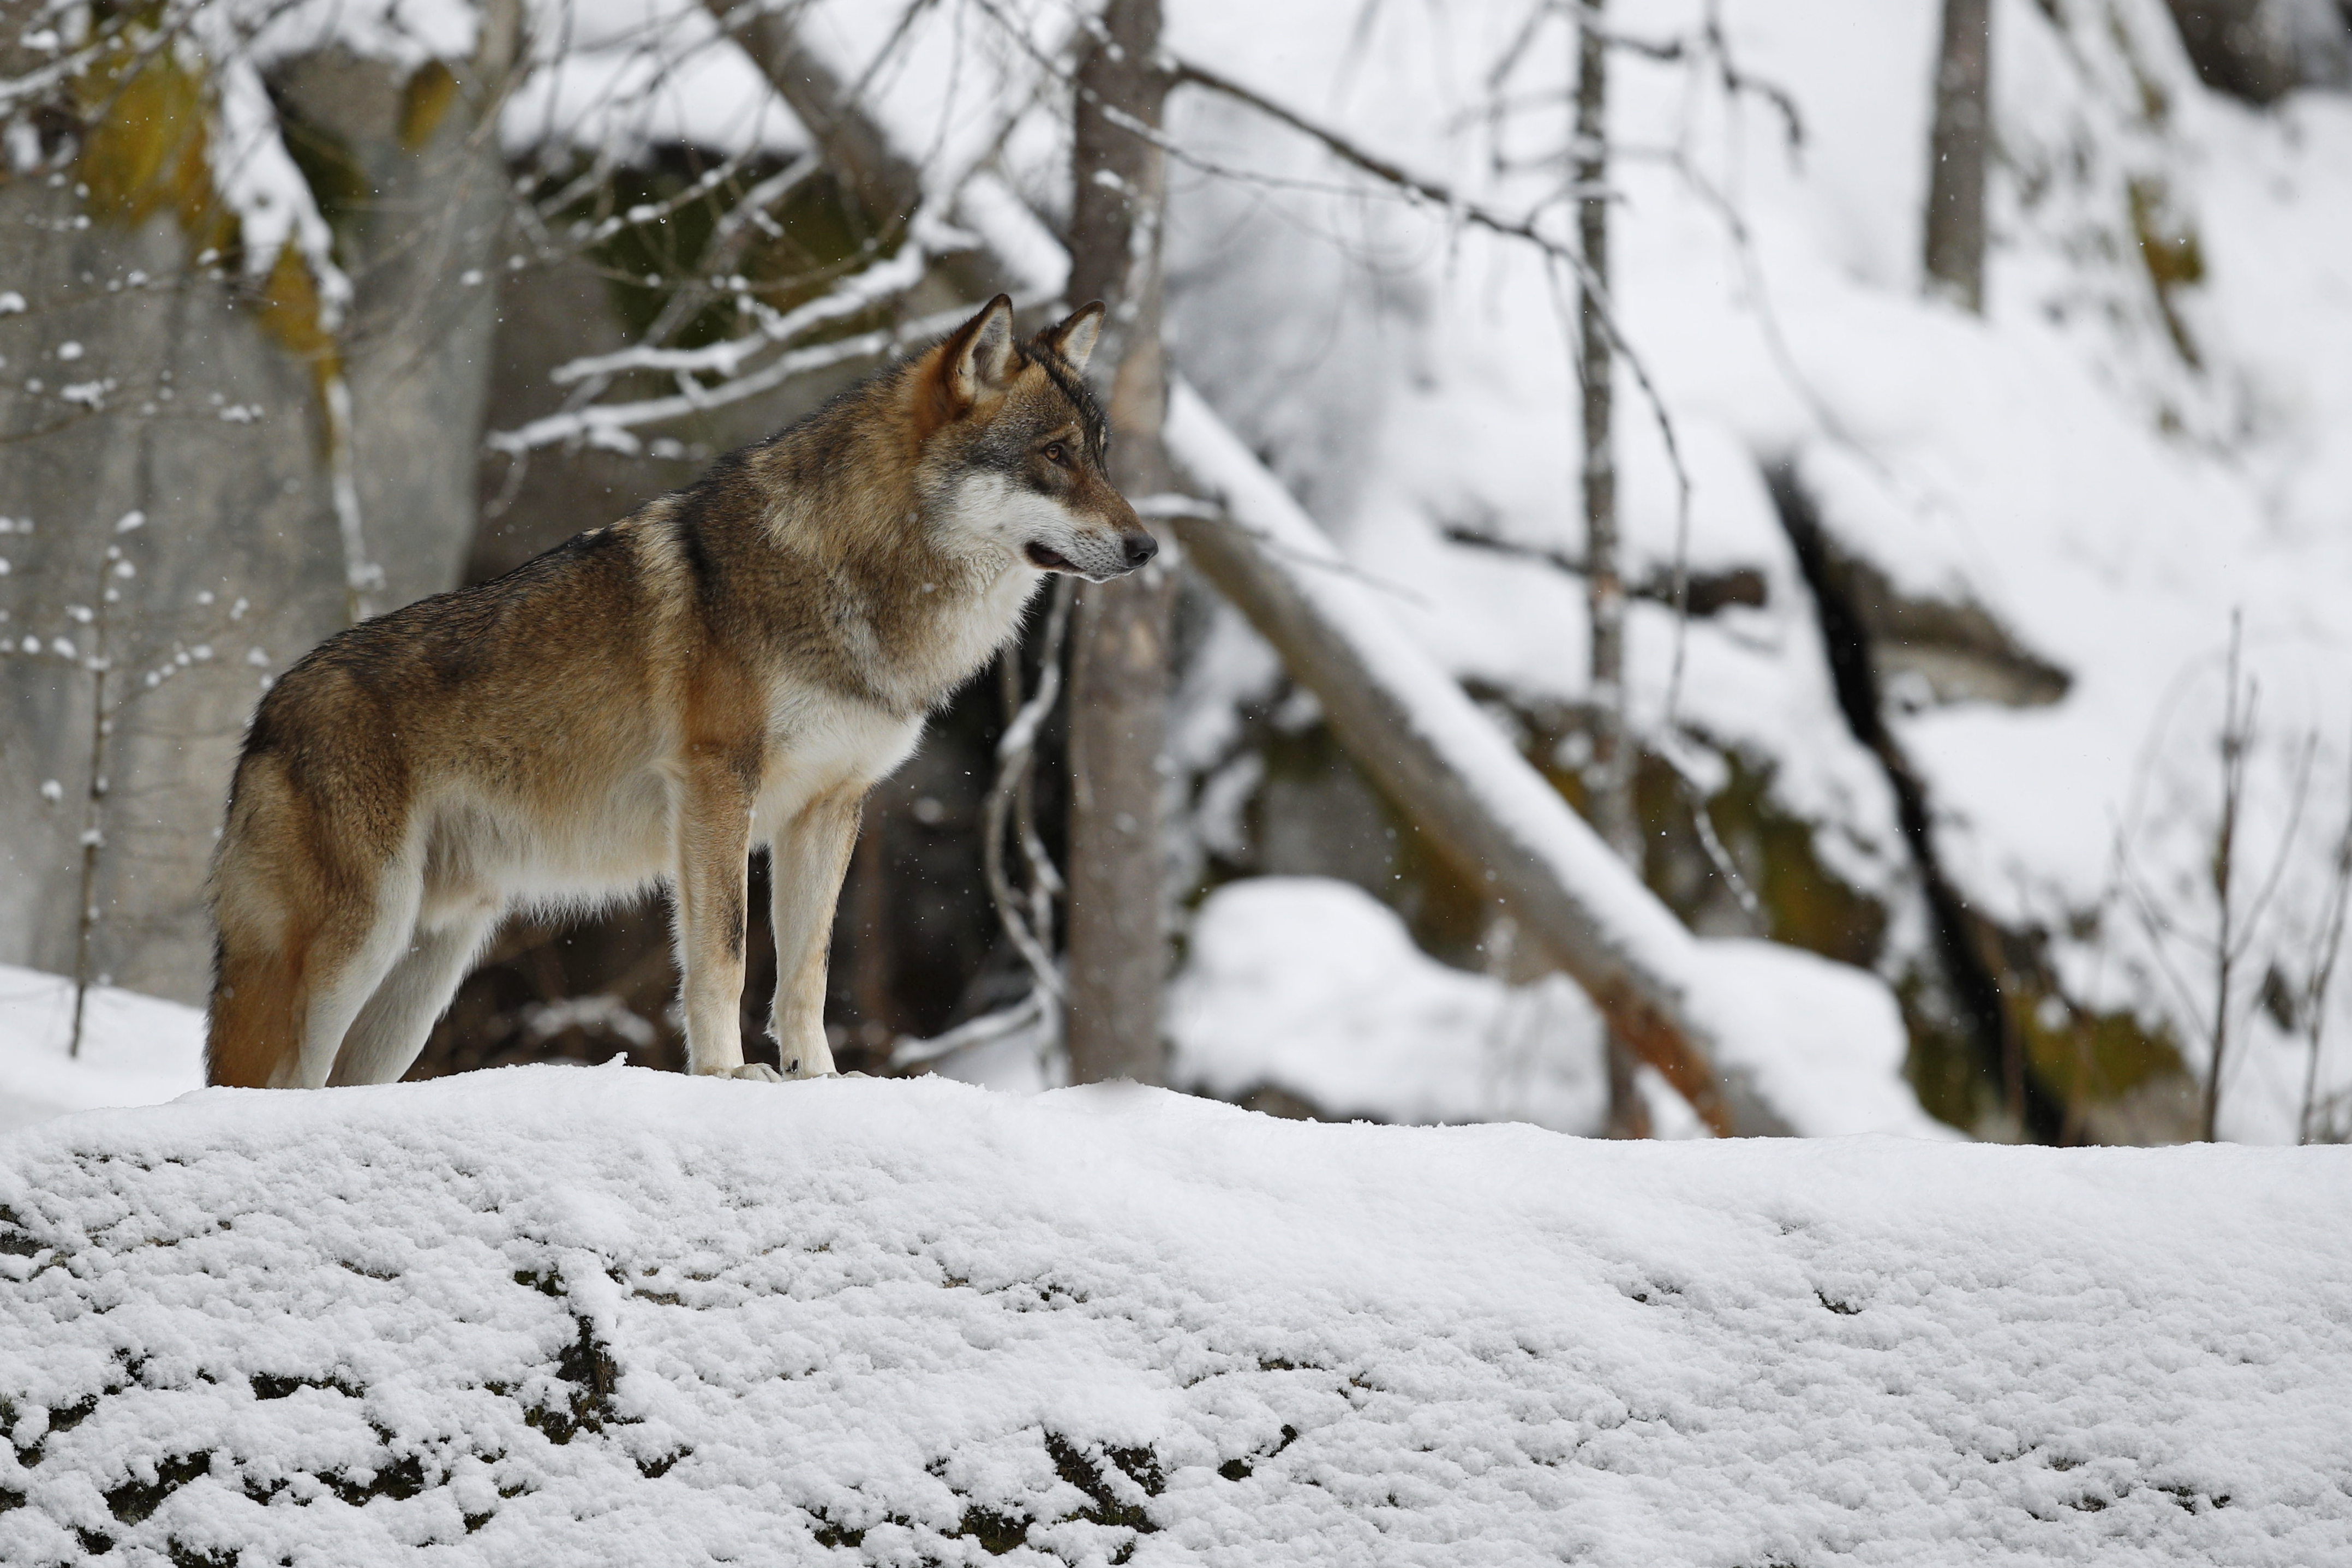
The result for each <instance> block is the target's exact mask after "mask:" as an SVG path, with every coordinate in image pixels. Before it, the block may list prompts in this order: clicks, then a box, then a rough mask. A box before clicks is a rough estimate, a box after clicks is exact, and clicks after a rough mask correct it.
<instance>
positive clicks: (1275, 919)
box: [990, 877, 1958, 1138]
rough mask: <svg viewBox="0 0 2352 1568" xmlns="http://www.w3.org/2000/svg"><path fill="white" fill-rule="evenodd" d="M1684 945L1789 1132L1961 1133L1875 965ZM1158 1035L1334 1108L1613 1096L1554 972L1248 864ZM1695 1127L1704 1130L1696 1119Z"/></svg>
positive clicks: (1201, 1081) (1196, 1069)
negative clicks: (1433, 936)
mask: <svg viewBox="0 0 2352 1568" xmlns="http://www.w3.org/2000/svg"><path fill="white" fill-rule="evenodd" d="M1696 950H1697V953H1698V963H1696V965H1695V968H1694V973H1695V974H1696V984H1695V985H1694V988H1693V991H1692V993H1691V995H1690V997H1689V1005H1690V1007H1691V1010H1692V1012H1693V1014H1694V1015H1695V1016H1696V1018H1697V1019H1698V1021H1699V1022H1700V1024H1701V1025H1702V1026H1705V1027H1706V1029H1708V1031H1709V1032H1710V1033H1711V1034H1712V1036H1713V1037H1714V1038H1715V1039H1716V1041H1717V1063H1718V1065H1719V1066H1720V1067H1721V1068H1724V1069H1725V1070H1726V1071H1727V1073H1728V1074H1730V1075H1732V1076H1733V1077H1735V1078H1737V1079H1739V1080H1741V1081H1742V1083H1743V1084H1744V1086H1745V1088H1746V1089H1748V1091H1749V1092H1751V1093H1753V1094H1754V1095H1755V1096H1756V1097H1757V1098H1759V1100H1762V1101H1763V1102H1764V1105H1765V1106H1766V1108H1767V1109H1768V1110H1769V1112H1770V1113H1771V1115H1772V1116H1773V1117H1774V1118H1775V1119H1776V1120H1778V1121H1780V1123H1782V1124H1783V1125H1784V1126H1786V1127H1787V1128H1788V1129H1789V1130H1790V1131H1793V1132H1797V1133H1800V1134H1802V1135H1804V1136H1808V1137H1822V1138H1834V1137H1843V1136H1847V1135H1850V1134H1853V1133H1861V1132H1885V1133H1893V1134H1897V1135H1900V1136H1905V1137H1914V1138H1953V1137H1957V1136H1958V1134H1957V1133H1955V1132H1954V1131H1952V1130H1951V1129H1950V1128H1948V1127H1946V1126H1945V1125H1944V1124H1943V1123H1941V1122H1939V1121H1936V1120H1935V1119H1934V1118H1933V1117H1931V1116H1929V1115H1928V1114H1927V1112H1926V1111H1924V1110H1921V1109H1920V1108H1919V1102H1918V1100H1917V1098H1916V1096H1915V1095H1914V1094H1913V1093H1912V1091H1911V1088H1910V1086H1909V1084H1907V1083H1906V1081H1905V1080H1904V1078H1903V1058H1904V1054H1905V1051H1906V1047H1907V1043H1908V1042H1907V1040H1906V1036H1905V1033H1904V1028H1903V1018H1902V1015H1901V1013H1900V1012H1899V1011H1898V1010H1897V1008H1896V1007H1895V998H1894V997H1893V996H1892V995H1890V994H1888V993H1887V990H1886V987H1885V984H1882V983H1881V982H1880V981H1879V980H1878V979H1877V978H1876V977H1874V976H1873V975H1871V974H1869V973H1865V972H1864V971H1862V970H1858V969H1854V968H1853V967H1851V966H1849V965H1846V964H1842V963H1831V962H1829V961H1828V960H1826V959H1822V958H1818V957H1815V956H1814V955H1813V954H1811V953H1809V952H1799V951H1797V950H1795V949H1793V948H1788V947H1780V946H1775V945H1773V944H1772V943H1769V942H1743V941H1736V940H1709V941H1702V942H1697V943H1696ZM1168 1034H1169V1038H1170V1042H1171V1066H1170V1071H1171V1081H1172V1082H1173V1083H1175V1084H1176V1085H1177V1086H1178V1087H1180V1088H1184V1089H1196V1090H1198V1091H1200V1092H1203V1093H1207V1094H1211V1095H1214V1096H1215V1097H1217V1098H1219V1099H1221V1100H1242V1099H1243V1098H1244V1096H1246V1095H1248V1094H1250V1093H1251V1092H1253V1091H1255V1090H1258V1089H1269V1088H1270V1089H1278V1090H1280V1091H1282V1092H1283V1093H1285V1094H1288V1095H1292V1096H1295V1097H1297V1099H1299V1100H1304V1101H1305V1102H1307V1104H1308V1105H1310V1106H1312V1107H1313V1108H1315V1110H1318V1112H1320V1113H1322V1114H1323V1115H1324V1116H1325V1117H1327V1118H1340V1119H1344V1118H1349V1117H1365V1118H1369V1119H1370V1120H1372V1121H1392V1122H1413V1123H1444V1122H1470V1121H1528V1122H1532V1123H1534V1124H1535V1125H1537V1126H1540V1127H1549V1128H1551V1129H1554V1130H1556V1131H1563V1132H1579V1133H1591V1132H1597V1131H1600V1129H1601V1124H1602V1121H1603V1119H1604V1117H1605V1115H1606V1112H1607V1110H1608V1100H1607V1097H1608V1089H1607V1083H1606V1079H1605V1077H1604V1072H1603V1068H1602V1066H1601V1037H1602V1034H1601V1017H1600V1015H1599V1014H1597V1013H1596V1012H1594V1011H1593V1008H1592V1005H1591V1003H1590V1002H1588V1001H1587V1000H1585V997H1584V994H1583V993H1582V992H1580V991H1579V990H1577V989H1576V987H1575V986H1573V985H1571V984H1569V983H1568V982H1567V981H1566V980H1564V979H1562V978H1560V977H1559V976H1557V975H1555V976H1551V977H1549V978H1547V979H1545V980H1542V981H1540V982H1538V983H1536V984H1525V985H1512V984H1506V983H1504V982H1503V981H1501V980H1498V979H1495V978H1493V977H1491V976H1488V975H1483V974H1474V973H1468V972H1466V971H1464V970H1459V969H1454V968H1451V967H1449V966H1447V965H1445V964H1443V963H1438V962H1437V961H1436V960H1434V959H1433V958H1430V957H1428V956H1427V955H1426V954H1424V953H1423V952H1421V951H1420V950H1419V949H1418V948H1416V947H1414V946H1413V943H1412V936H1411V934H1410V933H1409V932H1408V931H1406V930H1405V927H1404V922H1403V921H1401V920H1399V919H1398V918H1397V916H1396V914H1395V913H1394V912H1393V911H1392V910H1390V909H1389V908H1388V906H1386V905H1385V904H1382V903H1381V901H1380V900H1377V899H1375V898H1373V897H1372V896H1371V895H1370V893H1367V892H1365V891H1364V890H1363V889H1360V888H1357V887H1354V886H1352V885H1350V884H1349V883H1345V882H1339V881H1333V880H1330V879H1325V878H1319V877H1254V878H1250V879H1246V880H1244V881H1240V882H1234V883H1229V884H1228V885H1226V886H1225V887H1223V888H1220V889H1217V890H1216V891H1215V892H1213V893H1212V894H1210V895H1209V897H1208V898H1207V899H1206V900H1203V901H1202V905H1201V907H1200V909H1199V910H1196V911H1195V912H1194V914H1193V917H1192V925H1191V928H1190V934H1189V937H1188V939H1187V942H1186V952H1185V963H1184V968H1183V969H1182V971H1181V972H1180V973H1179V974H1178V975H1177V978H1176V981H1175V984H1174V985H1173V986H1172V987H1171V992H1170V995H1169V1000H1168ZM990 1081H992V1082H996V1081H1003V1080H998V1079H991V1080H990ZM1654 1088H1655V1089H1656V1091H1657V1092H1659V1093H1661V1094H1664V1095H1668V1096H1671V1094H1672V1091H1671V1090H1670V1089H1665V1087H1664V1081H1663V1080H1660V1081H1659V1082H1658V1083H1657V1084H1656V1085H1655V1086H1654ZM1677 1103H1678V1102H1677ZM1673 1114H1674V1108H1673V1107H1672V1106H1669V1107H1667V1108H1666V1110H1665V1115H1666V1116H1667V1117H1668V1118H1671V1117H1672V1116H1673ZM1682 1115H1683V1117H1685V1118H1688V1116H1689V1113H1688V1111H1687V1110H1684V1111H1683V1112H1682ZM1692 1131H1693V1132H1694V1133H1695V1134H1699V1135H1703V1131H1704V1130H1703V1128H1701V1127H1700V1126H1699V1125H1698V1124H1697V1123H1696V1121H1695V1120H1694V1121H1693V1123H1692Z"/></svg>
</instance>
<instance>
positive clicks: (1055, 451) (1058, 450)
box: [1045, 441, 1070, 468]
mask: <svg viewBox="0 0 2352 1568" xmlns="http://www.w3.org/2000/svg"><path fill="white" fill-rule="evenodd" d="M1045 460H1046V461H1047V462H1049V463H1058V464H1060V465H1061V466H1062V467H1063V468H1068V467H1069V466H1070V449H1069V448H1068V447H1065V446H1063V445H1062V444H1061V443H1060V442H1059V441H1048V442H1046V443H1045Z"/></svg>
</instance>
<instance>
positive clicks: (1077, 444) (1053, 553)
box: [912, 294, 1160, 583]
mask: <svg viewBox="0 0 2352 1568" xmlns="http://www.w3.org/2000/svg"><path fill="white" fill-rule="evenodd" d="M1102 319H1103V308H1102V305H1101V304H1100V303H1099V302H1097V303H1095V304H1092V305H1087V306H1084V307H1082V308H1081V309H1079V310H1076V311H1075V312H1073V313H1072V314H1071V316H1070V317H1069V319H1068V320H1067V321H1063V322H1061V323H1060V324H1059V325H1057V326H1052V327H1048V328H1046V329H1045V331H1042V332H1040V333H1038V334H1037V335H1036V336H1035V337H1034V338H1033V339H1031V340H1030V341H1029V342H1026V343H1022V342H1016V341H1014V338H1013V301H1012V300H1009V299H1007V298H1005V297H1004V296H1003V295H1002V294H999V295H998V296H997V297H996V298H995V299H993V300H990V301H989V302H988V304H987V305H986V306H984V307H983V308H982V310H981V312H980V314H978V315H976V316H974V317H973V318H972V319H971V321H966V322H965V323H964V324H963V325H962V326H961V327H959V328H957V329H956V330H955V331H954V332H952V333H950V335H949V337H948V339H947V341H946V342H942V343H940V345H939V346H938V347H937V348H935V349H933V350H931V351H930V353H927V354H925V355H924V356H923V357H922V358H921V359H920V360H919V361H918V362H917V363H916V365H915V367H914V376H915V381H914V386H913V389H912V390H913V392H914V395H915V397H916V399H917V404H918V424H919V426H920V427H921V430H922V437H921V439H922V444H923V456H922V460H921V468H922V470H923V475H924V488H925V489H926V490H928V491H929V494H930V497H931V499H932V500H933V509H932V510H933V515H934V517H935V519H936V520H937V521H938V523H939V525H940V526H941V527H943V528H945V529H948V530H950V531H953V532H955V533H956V534H959V535H961V536H962V537H961V542H963V543H965V544H967V545H976V546H978V547H979V548H981V549H983V550H989V549H1001V550H1003V551H1004V552H1007V553H1009V554H1010V555H1012V556H1013V557H1014V558H1015V559H1017V560H1019V561H1023V562H1025V563H1027V564H1029V565H1030V566H1033V567H1035V568H1036V569H1037V570H1039V571H1043V572H1070V573H1075V574H1077V575H1078V576H1081V577H1084V578H1086V579H1087V581H1088V582H1091V583H1101V582H1105V581H1108V579H1110V578H1113V577H1119V576H1124V575H1125V574H1128V573H1129V572H1132V571H1134V570H1135V569H1136V568H1137V567H1139V566H1140V565H1142V564H1143V563H1145V562H1147V561H1149V560H1150V559H1151V558H1152V556H1153V555H1154V554H1156V553H1158V552H1159V549H1160V543H1159V541H1157V540H1155V539H1153V538H1152V537H1151V535H1150V533H1148V532H1146V531H1144V527H1143V522H1142V520H1141V519H1139V518H1138V517H1137V516H1136V515H1135V509H1134V508H1133V507H1131V506H1129V505H1128V504H1127V499H1126V498H1125V497H1124V496H1122V495H1120V494H1119V493H1118V490H1116V489H1112V488H1111V482H1110V479H1109V478H1108V476H1107V475H1106V474H1105V473H1104V471H1103V460H1104V439H1105V435H1106V432H1105V429H1104V422H1103V411H1102V405H1100V404H1098V403H1097V402H1096V401H1095V395H1094V394H1093V392H1091V391H1090V390H1088V388H1087V382H1086V369H1087V359H1088V357H1089V356H1091V355H1092V354H1093V353H1094V346H1095V338H1096V335H1097V332H1098V331H1100V329H1101V327H1102Z"/></svg>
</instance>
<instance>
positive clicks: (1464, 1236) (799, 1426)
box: [0, 1068, 2352, 1568]
mask: <svg viewBox="0 0 2352 1568" xmlns="http://www.w3.org/2000/svg"><path fill="white" fill-rule="evenodd" d="M0 1205H5V1212H0V1222H5V1224H0V1273H5V1277H6V1278H7V1279H8V1280H9V1281H10V1284H9V1287H8V1289H6V1290H5V1291H0V1401H5V1406H6V1408H5V1412H4V1413H0V1416H5V1423H6V1429H7V1432H8V1436H9V1437H10V1439H11V1441H10V1443H8V1444H6V1445H0V1510H5V1511H0V1560H5V1561H7V1562H9V1563H58V1562H63V1563H78V1562H85V1561H91V1560H93V1559H95V1558H96V1557H98V1556H99V1555H100V1554H101V1553H105V1552H111V1553H112V1555H110V1557H109V1558H108V1560H109V1561H118V1562H125V1563H130V1562H142V1561H145V1562H154V1561H160V1560H162V1559H163V1557H165V1556H166V1555H169V1556H171V1557H173V1559H174V1560H177V1561H183V1562H186V1561H211V1562H229V1561H242V1562H247V1563H257V1562H264V1563H277V1562H293V1563H335V1564H339V1565H345V1568H365V1565H368V1564H374V1563H394V1562H400V1563H406V1562H410V1561H414V1560H415V1559H416V1558H417V1556H418V1554H419V1553H420V1552H425V1550H427V1549H429V1550H430V1552H431V1555H432V1560H434V1561H436V1562H443V1563H497V1564H499V1565H501V1568H515V1565H524V1564H536V1563H551V1564H552V1563H582V1562H610V1563H632V1564H640V1565H656V1564H667V1563H708V1562H711V1561H714V1560H720V1561H726V1560H731V1561H737V1562H763V1563H776V1562H788V1561H789V1562H815V1561H826V1562H839V1563H983V1562H986V1561H989V1560H990V1556H991V1554H992V1553H1001V1554H1002V1559H1003V1561H1005V1562H1006V1563H1015V1564H1017V1563H1054V1562H1062V1563H1110V1562H1119V1561H1126V1562H1131V1563H1137V1564H1152V1563H1232V1564H1242V1563H1267V1562H1276V1561H1279V1562H1283V1563H1369V1562H1379V1563H1433V1564H1434V1563H1444V1564H1449V1565H1450V1564H1456V1563H1525V1562H1530V1561H1538V1560H1539V1561H1562V1560H1569V1559H1573V1560H1575V1561H1579V1562H1586V1563H1596V1564H1619V1563H1622V1564H1636V1563H1639V1564H1654V1563H1717V1564H1729V1563H1764V1562H1777V1563H1819V1562H1824V1561H1827V1560H1829V1559H1831V1558H1832V1557H1835V1558H1840V1559H1843V1560H1848V1561H1853V1562H1856V1563H1904V1564H1916V1563H1970V1564H1977V1563H2076V1562H2082V1563H2087V1562H2093V1561H2096V1562H2099V1563H2103V1564H2112V1563H2126V1564H2128V1563H2182V1562H2197V1563H2247V1564H2255V1563H2261V1564H2270V1563H2276V1564H2287V1563H2298V1564H2307V1563H2321V1562H2331V1561H2343V1560H2345V1558H2346V1556H2347V1553H2352V1492H2347V1488H2346V1486H2345V1484H2344V1477H2345V1476H2347V1474H2352V1426H2347V1425H2346V1423H2345V1422H2344V1420H2343V1419H2342V1412H2343V1410H2344V1408H2345V1406H2346V1404H2347V1400H2352V1249H2347V1247H2346V1245H2345V1242H2344V1216H2345V1215H2346V1213H2347V1205H2352V1165H2347V1163H2345V1162H2344V1161H2343V1160H2342V1159H2341V1158H2340V1157H2339V1156H2338V1155H2336V1153H2334V1152H2329V1151H2321V1150H2254V1149H2243V1148H2232V1147H2195V1148H2182V1149H2172V1150H2158V1151H2137V1150H2134V1151H2123V1150H2093V1151H2065V1152H2059V1151H2047V1150H2022V1149H2004V1148H1991V1147H1981V1146H1965V1145H1943V1144H1936V1143H1929V1142H1906V1141H1897V1140H1878V1139H1859V1140H1849V1141H1842V1142H1717V1143H1705V1144H1681V1145H1671V1146H1669V1145H1660V1144H1624V1143H1605V1142H1584V1141H1580V1140H1576V1139H1570V1138H1566V1137H1562V1136H1559V1135H1558V1134H1555V1133H1549V1132H1544V1131H1538V1130H1536V1129H1532V1128H1528V1127H1479V1128H1447V1129H1425V1128H1391V1127H1372V1126H1345V1127H1343V1126H1323V1125H1316V1124H1309V1123H1297V1122H1283V1121H1274V1120H1271V1119H1269V1118H1265V1117H1262V1116H1255V1115H1251V1114H1248V1113H1245V1112H1242V1111H1239V1110H1232V1109H1230V1108H1226V1107H1223V1106H1218V1105H1214V1104H1212V1103H1209V1102H1205V1101H1200V1100H1187V1099H1183V1098H1181V1097H1178V1096H1174V1095H1169V1094H1165V1093H1160V1092H1157V1091H1150V1090H1139V1089H1127V1090H1100V1089H1092V1090H1066V1091H1062V1092H1059V1093H1055V1094H1052V1095H1047V1096H1044V1097H1039V1098H1020V1097H1013V1096H1003V1095H992V1094H988V1093H986V1092H984V1091H981V1090H977V1089H970V1088H966V1087H963V1086H960V1085H955V1084H950V1083H945V1082H940V1081H937V1080H921V1081H916V1082H896V1083H893V1082H874V1081H857V1080H840V1081H832V1082H818V1083H811V1084H802V1085H795V1086H792V1087H790V1088H785V1089H778V1088H774V1087H771V1086H764V1085H751V1084H739V1083H728V1082H713V1081H704V1080H694V1079H685V1078H681V1077H675V1076H666V1075H658V1074H654V1073H649V1072H645V1071H640V1070H634V1069H628V1068H517V1069H509V1070H507V1071H502V1072H497V1073H484V1074H475V1075H468V1076H467V1077H464V1078H460V1079H445V1080H441V1081H438V1082H434V1083H428V1084H414V1085H394V1086H390V1087H386V1088H380V1089H339V1090H328V1091H322V1092H318V1093H311V1094H302V1095H294V1094H284V1093H270V1092H266V1091H236V1090H208V1091H205V1092H204V1093H201V1094H198V1095H194V1096H191V1097H190V1098H188V1099H186V1100H182V1101H180V1102H178V1103H176V1104H174V1105H171V1106H166V1107H160V1108H153V1109H145V1110H120V1111H108V1112H96V1113H90V1114H87V1115H81V1116H76V1117H70V1118H66V1119H63V1120H60V1121H53V1122H51V1123H49V1124H47V1125H46V1126H43V1127H40V1128H37V1129H32V1130H29V1131H21V1132H17V1133H15V1134H12V1135H10V1136H9V1137H8V1138H7V1139H6V1140H5V1142H0Z"/></svg>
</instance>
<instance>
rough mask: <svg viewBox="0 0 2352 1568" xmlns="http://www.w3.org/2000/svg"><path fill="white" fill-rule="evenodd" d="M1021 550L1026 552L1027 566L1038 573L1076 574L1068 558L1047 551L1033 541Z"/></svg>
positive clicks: (1074, 567)
mask: <svg viewBox="0 0 2352 1568" xmlns="http://www.w3.org/2000/svg"><path fill="white" fill-rule="evenodd" d="M1022 548H1023V549H1024V550H1025V551H1026V552H1028V555H1029V564H1030V565H1032V566H1034V567H1035V568H1037V570H1038V571H1040V572H1076V570H1077V568H1076V566H1073V565H1072V564H1070V560H1069V557H1067V556H1066V555H1063V554H1061V553H1060V552H1056V551H1052V550H1048V549H1046V548H1045V546H1044V545H1042V544H1040V543H1038V542H1036V541H1034V540H1032V541H1030V542H1028V543H1027V544H1025V545H1024V546H1022Z"/></svg>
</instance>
